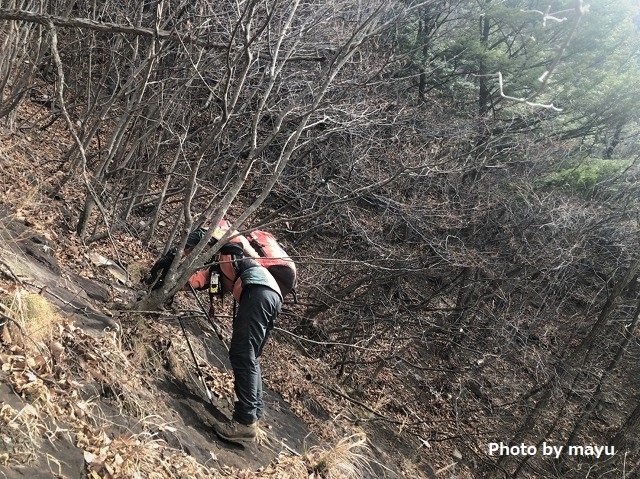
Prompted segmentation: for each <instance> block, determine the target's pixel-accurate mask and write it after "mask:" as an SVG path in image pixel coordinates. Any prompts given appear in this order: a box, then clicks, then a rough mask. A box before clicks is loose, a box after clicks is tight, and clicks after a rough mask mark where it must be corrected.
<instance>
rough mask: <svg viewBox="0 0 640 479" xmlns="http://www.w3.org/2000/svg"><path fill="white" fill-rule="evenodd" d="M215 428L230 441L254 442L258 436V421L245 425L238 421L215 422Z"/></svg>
mask: <svg viewBox="0 0 640 479" xmlns="http://www.w3.org/2000/svg"><path fill="white" fill-rule="evenodd" d="M213 430H214V431H215V433H216V434H217V435H218V436H220V437H221V438H222V439H224V440H225V441H229V442H240V443H242V442H252V441H255V440H256V438H257V436H258V423H257V422H254V423H252V424H249V425H248V426H245V425H244V424H240V423H239V422H237V421H233V420H232V421H229V422H215V423H214V424H213Z"/></svg>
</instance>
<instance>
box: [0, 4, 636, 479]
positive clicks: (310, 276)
mask: <svg viewBox="0 0 640 479" xmlns="http://www.w3.org/2000/svg"><path fill="white" fill-rule="evenodd" d="M0 41H1V42H2V43H1V47H0V122H2V128H1V130H0V135H1V136H0V138H1V140H0V152H1V153H0V154H2V165H3V170H4V173H3V185H4V188H5V189H6V191H7V194H6V197H5V198H3V199H0V202H2V203H3V209H4V210H5V211H6V212H7V213H9V214H11V215H13V216H15V217H19V218H24V217H25V216H26V217H27V220H28V221H29V222H30V223H31V225H32V226H33V225H35V227H36V228H39V229H40V230H42V231H54V232H55V234H56V237H57V238H58V240H57V241H58V242H59V243H60V244H62V245H72V248H73V249H71V247H67V246H65V247H64V248H60V249H59V250H57V251H56V254H57V255H59V256H62V257H64V258H65V261H69V262H73V261H74V259H73V258H74V256H82V254H84V253H86V252H88V251H94V250H95V251H100V252H102V253H103V254H104V255H105V256H108V257H110V258H112V259H113V260H114V261H115V262H116V263H118V264H119V266H121V267H122V268H123V269H127V268H128V269H129V270H130V272H131V269H132V265H134V264H137V265H139V264H141V263H142V264H144V266H145V267H146V268H147V269H148V268H149V266H150V265H151V264H152V262H153V260H154V259H156V258H158V257H160V256H161V255H162V254H164V253H166V251H167V250H168V249H169V248H170V247H171V246H177V248H178V257H180V253H181V252H182V251H183V250H184V247H185V244H186V241H187V237H188V235H189V233H190V232H191V231H193V230H194V229H195V228H196V227H199V226H209V225H216V224H218V222H219V221H220V220H221V219H223V218H226V219H228V220H229V221H231V222H232V224H233V226H234V228H236V229H237V230H240V231H243V232H249V231H252V230H255V229H258V228H260V229H265V230H269V231H273V232H274V233H275V234H276V235H277V237H278V238H279V239H280V240H281V242H282V244H283V245H284V246H285V249H286V250H287V252H288V253H289V255H290V256H291V257H292V258H293V259H294V260H295V261H296V264H297V265H298V269H299V285H298V291H297V293H298V302H297V303H296V304H293V303H291V302H289V303H287V304H286V305H285V309H284V311H283V313H282V315H281V316H280V319H279V324H278V330H277V331H276V333H277V334H276V335H275V338H274V343H275V345H273V346H272V347H271V350H269V351H267V354H266V355H265V358H264V361H265V380H266V382H267V384H268V386H269V387H272V388H274V389H275V390H276V391H278V392H279V393H280V394H282V395H283V397H284V398H285V400H287V401H289V402H290V403H291V404H292V405H293V408H294V410H295V411H296V412H299V414H300V415H301V416H302V417H303V418H307V417H311V418H312V419H310V426H311V428H312V430H313V431H314V432H315V433H316V434H318V436H320V437H321V438H322V439H324V440H327V441H334V442H335V441H337V440H339V439H340V437H341V436H345V435H347V434H350V433H352V432H353V431H355V430H357V431H362V432H364V433H366V435H367V437H368V439H369V442H370V444H371V446H372V450H373V451H374V454H373V457H375V456H376V452H375V451H377V450H378V449H377V448H378V447H380V448H382V446H380V444H382V443H383V442H384V443H387V444H392V446H391V449H393V448H394V447H396V448H397V453H398V454H397V463H396V464H394V465H393V466H391V465H389V467H390V470H391V469H393V470H394V471H404V472H403V473H404V474H405V475H406V477H418V476H420V475H422V476H423V477H434V475H435V477H447V478H449V477H451V478H454V477H473V478H476V477H477V478H488V477H496V478H541V477H554V478H576V479H577V478H584V477H590V478H621V477H624V478H632V477H640V441H639V440H638V437H639V436H640V361H639V359H640V299H639V298H640V295H639V292H640V291H639V288H640V276H639V275H640V224H639V221H640V155H639V154H638V152H639V151H640V150H639V147H640V136H639V133H640V123H639V120H640V94H639V90H638V85H639V84H640V3H638V1H637V0H593V1H592V2H591V3H590V4H587V3H586V2H585V1H583V0H426V1H422V2H421V1H413V0H368V1H361V0H242V1H240V0H238V1H230V0H220V1H211V2H206V1H202V0H131V1H124V0H93V1H89V0H55V1H54V0H42V1H34V0H2V2H1V3H0ZM25 138H28V141H29V144H30V145H31V147H32V151H31V150H30V151H31V153H30V152H29V151H26V152H25V151H22V150H21V151H22V153H21V154H22V156H21V158H23V159H26V160H27V161H30V162H31V166H32V169H33V171H32V173H25V168H26V171H28V169H29V167H28V166H27V167H25V165H24V163H22V165H21V166H20V168H17V167H16V169H13V168H12V158H14V157H13V156H12V155H14V154H15V152H16V151H17V149H16V148H15V145H16V144H17V143H16V142H18V141H19V140H24V139H25ZM30 175H32V176H30ZM18 178H21V180H20V181H22V180H23V179H24V178H27V179H28V181H29V182H30V183H29V184H30V186H31V187H33V188H34V191H35V190H37V193H33V194H34V195H36V196H37V198H38V202H39V203H40V206H41V210H39V211H40V213H37V214H36V213H35V212H34V211H35V210H34V209H30V208H29V207H27V206H25V205H24V204H18V203H17V202H16V201H15V198H16V196H15V195H16V194H18V195H19V193H16V189H15V186H14V185H13V182H14V180H15V182H16V184H17V182H18ZM12 195H13V196H12ZM34 197H35V196H34ZM42 211H45V213H42ZM212 234H213V228H211V229H209V232H208V233H207V235H206V236H205V239H207V240H208V239H210V238H211V235H212ZM60 238H66V239H64V240H62V239H60ZM220 243H221V242H219V243H218V244H216V245H214V246H213V247H212V248H206V247H205V246H206V241H202V242H201V243H200V244H199V245H198V246H197V247H196V248H195V249H194V250H193V251H192V252H191V253H190V254H189V255H188V256H185V257H184V258H183V259H181V260H180V261H175V262H174V263H175V264H173V265H172V267H171V269H170V271H169V274H168V276H167V280H166V282H165V283H164V285H163V287H162V288H159V289H157V290H154V291H148V290H147V289H145V286H144V285H143V284H142V283H141V284H136V285H135V289H137V290H139V294H138V295H137V296H133V297H131V298H130V301H129V302H128V303H127V304H122V305H120V308H121V309H123V310H126V311H130V312H131V314H134V312H140V313H135V314H142V312H149V311H157V310H160V309H162V307H163V305H164V304H165V303H166V301H167V300H168V299H169V298H171V297H172V296H174V295H176V297H180V295H183V293H181V292H179V291H180V290H181V288H182V286H183V285H184V283H185V281H186V280H187V279H188V277H189V276H190V275H191V274H192V273H193V272H194V271H196V270H197V269H199V268H201V267H202V266H203V265H205V264H207V263H208V262H210V261H211V259H212V258H213V256H214V255H215V254H216V253H217V251H218V249H219V247H220ZM62 250H64V251H62ZM74 251H75V254H74ZM145 272H146V271H143V274H144V273H145ZM138 279H139V278H138ZM132 334H135V333H132ZM276 350H278V351H280V354H279V353H278V351H276ZM291 351H295V353H292V352H291ZM311 365H313V367H314V368H315V367H316V365H317V367H318V370H317V371H316V370H315V369H314V370H312V366H311ZM289 366H290V367H291V368H294V366H295V367H296V368H298V370H299V371H301V372H300V377H301V378H304V379H303V380H302V382H300V381H298V379H299V378H297V379H296V380H295V381H294V382H292V381H291V378H287V368H288V367H289ZM318 371H323V373H322V374H323V375H322V376H318ZM305 408H306V410H305ZM309 411H312V413H311V416H309ZM305 414H306V415H307V416H305ZM313 418H315V419H313ZM327 423H328V424H331V427H332V428H333V429H332V430H331V431H329V430H326V429H324V428H327V427H328V426H327ZM492 443H493V446H492V445H491V444H492ZM376 444H378V445H376ZM551 445H552V446H555V447H556V448H557V449H556V451H557V453H556V452H554V453H549V454H545V453H544V451H546V450H545V447H549V446H551ZM500 446H502V447H500ZM511 446H513V447H511ZM590 448H591V449H590ZM600 448H601V449H600ZM382 449H384V448H382ZM597 451H599V452H597ZM387 452H388V451H387ZM378 459H380V456H379V457H378ZM365 469H366V470H367V471H368V472H367V473H370V468H364V467H363V469H362V470H363V471H364V470H365ZM376 470H383V469H376ZM314 474H318V475H321V471H320V472H319V471H315V472H314ZM343 474H344V475H343V476H340V475H335V476H329V475H327V476H326V477H349V476H348V474H347V473H346V472H345V473H343ZM357 474H358V473H356V475H355V476H352V477H359V476H358V475H357ZM362 474H363V475H364V472H362ZM390 474H391V473H390ZM316 477H318V476H316ZM390 477H392V476H390Z"/></svg>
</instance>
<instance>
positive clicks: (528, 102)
mask: <svg viewBox="0 0 640 479" xmlns="http://www.w3.org/2000/svg"><path fill="white" fill-rule="evenodd" d="M548 74H549V72H545V74H544V75H543V76H545V77H546V76H547V75H548ZM495 75H497V76H498V84H499V85H500V96H501V97H502V98H505V99H507V100H512V101H517V102H518V103H525V104H526V105H529V106H535V107H538V108H547V109H549V110H553V111H562V108H558V107H557V106H555V105H554V104H553V103H548V104H545V103H537V102H533V101H529V100H527V99H526V98H518V97H515V96H509V95H505V93H504V83H503V81H502V72H498V73H496V74H495Z"/></svg>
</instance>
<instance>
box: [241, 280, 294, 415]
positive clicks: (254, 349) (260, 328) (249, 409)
mask: <svg viewBox="0 0 640 479" xmlns="http://www.w3.org/2000/svg"><path fill="white" fill-rule="evenodd" d="M281 306H282V301H281V299H280V296H279V295H278V293H276V292H275V291H273V290H272V289H270V288H267V287H266V286H262V285H248V286H246V287H245V288H244V289H243V291H242V297H241V298H240V302H239V304H238V311H237V314H236V317H235V319H234V320H233V334H232V336H231V346H230V347H229V359H230V361H231V367H232V368H233V375H234V379H235V383H234V387H235V392H236V396H237V398H238V400H237V401H236V403H235V408H234V411H233V418H234V419H235V420H236V421H238V422H239V423H241V424H251V423H253V422H255V421H257V420H258V419H260V418H261V417H262V413H263V412H264V402H263V399H262V371H261V369H260V362H259V360H258V358H259V357H260V355H261V354H262V349H263V348H264V345H265V343H266V342H267V339H269V336H270V334H271V330H272V329H273V324H274V322H275V320H276V318H277V317H278V313H279V312H280V308H281Z"/></svg>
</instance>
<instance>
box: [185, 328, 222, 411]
mask: <svg viewBox="0 0 640 479" xmlns="http://www.w3.org/2000/svg"><path fill="white" fill-rule="evenodd" d="M178 321H179V322H180V327H181V328H182V333H183V334H184V339H186V340H187V346H188V347H189V352H191V357H192V358H193V362H194V364H195V365H196V369H197V370H198V376H200V380H201V381H202V385H203V386H204V390H205V391H207V398H209V402H210V403H211V405H212V406H213V407H214V409H215V408H216V405H215V404H214V402H213V395H212V394H211V391H210V390H209V386H207V382H206V381H205V379H204V374H203V372H202V369H201V368H200V365H199V364H198V359H197V358H196V353H195V352H194V351H193V347H192V346H191V341H189V336H188V335H187V328H185V327H184V322H183V321H182V316H180V315H178Z"/></svg>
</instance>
